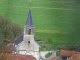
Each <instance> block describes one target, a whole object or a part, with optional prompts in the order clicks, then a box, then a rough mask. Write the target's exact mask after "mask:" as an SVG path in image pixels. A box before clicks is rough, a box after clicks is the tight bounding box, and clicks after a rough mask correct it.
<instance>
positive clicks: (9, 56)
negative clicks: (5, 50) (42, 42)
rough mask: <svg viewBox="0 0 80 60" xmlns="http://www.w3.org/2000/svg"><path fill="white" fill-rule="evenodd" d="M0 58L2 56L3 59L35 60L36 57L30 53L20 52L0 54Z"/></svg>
mask: <svg viewBox="0 0 80 60" xmlns="http://www.w3.org/2000/svg"><path fill="white" fill-rule="evenodd" d="M0 58H4V59H5V60H36V58H35V57H33V56H31V55H20V54H0Z"/></svg>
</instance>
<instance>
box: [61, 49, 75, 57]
mask: <svg viewBox="0 0 80 60" xmlns="http://www.w3.org/2000/svg"><path fill="white" fill-rule="evenodd" d="M74 52H75V51H70V50H61V51H60V55H61V56H72V54H73V53H74Z"/></svg>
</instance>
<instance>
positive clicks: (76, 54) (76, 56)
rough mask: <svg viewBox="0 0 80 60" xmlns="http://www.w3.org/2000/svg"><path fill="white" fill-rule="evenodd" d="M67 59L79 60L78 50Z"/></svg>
mask: <svg viewBox="0 0 80 60" xmlns="http://www.w3.org/2000/svg"><path fill="white" fill-rule="evenodd" d="M67 60H80V52H77V53H75V54H73V55H72V56H71V57H70V58H68V59H67Z"/></svg>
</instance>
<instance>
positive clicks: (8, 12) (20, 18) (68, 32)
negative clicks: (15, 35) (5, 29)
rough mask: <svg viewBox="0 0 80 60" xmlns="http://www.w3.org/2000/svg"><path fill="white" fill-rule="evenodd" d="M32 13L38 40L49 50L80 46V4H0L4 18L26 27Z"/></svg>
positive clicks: (39, 0)
mask: <svg viewBox="0 0 80 60" xmlns="http://www.w3.org/2000/svg"><path fill="white" fill-rule="evenodd" d="M30 8H31V10H32V15H33V21H34V25H35V27H36V28H35V38H36V39H39V43H40V45H41V46H42V47H44V49H45V48H47V49H53V48H56V46H58V47H61V46H62V45H66V44H67V45H69V44H80V43H79V42H80V1H79V0H31V1H29V0H0V15H3V16H7V17H9V18H10V19H11V20H13V21H14V22H17V23H19V24H20V25H21V26H22V27H24V25H25V23H26V20H27V15H28V12H29V9H30Z"/></svg>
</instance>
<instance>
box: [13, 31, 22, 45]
mask: <svg viewBox="0 0 80 60" xmlns="http://www.w3.org/2000/svg"><path fill="white" fill-rule="evenodd" d="M22 41H23V33H21V34H20V35H18V36H17V37H16V38H15V39H13V40H12V43H15V44H16V45H17V44H19V43H20V42H22Z"/></svg>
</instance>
